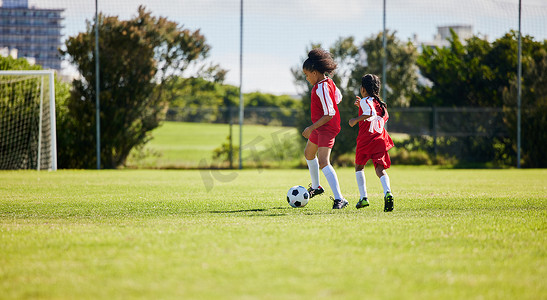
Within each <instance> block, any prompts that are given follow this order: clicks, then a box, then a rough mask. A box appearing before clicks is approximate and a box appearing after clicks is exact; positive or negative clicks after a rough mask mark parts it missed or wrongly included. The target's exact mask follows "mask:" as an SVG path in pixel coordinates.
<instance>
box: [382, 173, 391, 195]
mask: <svg viewBox="0 0 547 300" xmlns="http://www.w3.org/2000/svg"><path fill="white" fill-rule="evenodd" d="M380 182H381V183H382V187H383V188H384V195H385V194H387V193H391V187H390V186H389V176H387V174H386V175H384V176H382V177H380Z"/></svg>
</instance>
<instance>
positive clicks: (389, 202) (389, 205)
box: [384, 192, 393, 212]
mask: <svg viewBox="0 0 547 300" xmlns="http://www.w3.org/2000/svg"><path fill="white" fill-rule="evenodd" d="M384 211H386V212H387V211H393V195H392V194H391V193H389V192H388V193H387V194H386V196H385V197H384Z"/></svg>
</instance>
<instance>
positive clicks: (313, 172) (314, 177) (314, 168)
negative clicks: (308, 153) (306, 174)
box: [306, 157, 319, 189]
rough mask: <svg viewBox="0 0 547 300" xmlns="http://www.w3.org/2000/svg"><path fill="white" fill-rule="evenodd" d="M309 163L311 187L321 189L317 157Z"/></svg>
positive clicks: (308, 161)
mask: <svg viewBox="0 0 547 300" xmlns="http://www.w3.org/2000/svg"><path fill="white" fill-rule="evenodd" d="M306 162H307V163H308V169H310V176H311V187H312V188H314V189H316V188H318V187H319V162H318V161H317V157H316V158H314V159H312V160H307V159H306Z"/></svg>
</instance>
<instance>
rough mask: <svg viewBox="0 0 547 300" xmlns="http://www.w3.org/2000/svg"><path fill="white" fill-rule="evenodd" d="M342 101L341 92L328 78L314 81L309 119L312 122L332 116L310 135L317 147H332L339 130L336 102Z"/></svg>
mask: <svg viewBox="0 0 547 300" xmlns="http://www.w3.org/2000/svg"><path fill="white" fill-rule="evenodd" d="M340 101H342V93H340V90H339V89H338V88H337V87H336V85H335V84H334V81H332V79H330V78H328V77H327V78H325V79H323V80H321V81H319V82H318V83H316V84H315V85H314V86H313V88H312V91H311V120H312V122H313V123H315V122H317V120H319V119H321V117H323V116H332V119H331V120H330V121H328V122H327V123H325V124H323V126H321V127H319V128H317V129H315V130H314V131H313V132H312V134H311V135H310V138H309V139H310V141H311V142H312V143H314V144H316V145H318V146H319V147H329V148H332V146H333V145H334V138H335V137H336V136H337V135H338V133H339V132H340V113H339V112H338V103H340Z"/></svg>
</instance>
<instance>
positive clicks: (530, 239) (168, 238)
mask: <svg viewBox="0 0 547 300" xmlns="http://www.w3.org/2000/svg"><path fill="white" fill-rule="evenodd" d="M337 172H338V176H339V178H340V184H341V188H342V191H343V193H344V194H345V196H346V198H348V200H350V205H351V206H348V207H347V208H346V209H344V210H341V211H333V210H332V209H331V202H330V201H329V200H328V196H327V195H328V194H331V193H330V189H327V193H326V194H327V195H322V196H318V197H316V198H314V199H312V201H311V202H310V204H308V205H307V206H306V207H305V208H301V209H293V208H290V207H289V206H288V205H287V203H286V200H285V194H286V192H287V190H288V188H289V187H290V186H292V185H295V184H302V185H307V183H308V182H309V174H308V171H307V170H294V169H290V170H272V169H262V170H261V169H256V170H242V171H229V170H222V171H218V170H201V171H200V170H186V171H175V170H111V171H65V170H61V171H57V172H43V171H42V172H36V171H0V298H1V299H99V298H100V299H135V298H140V299H546V298H547V285H546V284H545V278H547V257H546V254H547V251H546V245H547V243H546V236H547V235H546V228H547V226H546V225H547V170H446V169H435V168H423V167H401V166H394V167H393V168H392V169H390V170H389V174H390V177H391V183H392V188H393V191H394V195H395V197H396V199H395V200H396V202H395V211H394V212H392V213H384V212H383V211H382V209H383V203H382V201H381V185H380V183H379V181H378V179H377V178H375V177H374V174H373V172H372V168H370V167H367V169H366V170H365V172H366V177H367V186H368V190H369V196H370V197H369V198H370V199H371V206H370V207H368V208H364V209H361V210H356V209H355V208H354V207H353V206H354V205H355V202H356V198H357V195H358V192H357V187H356V184H355V177H354V172H353V170H352V169H349V168H339V169H337ZM322 180H323V183H325V179H324V178H323V177H322Z"/></svg>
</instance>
